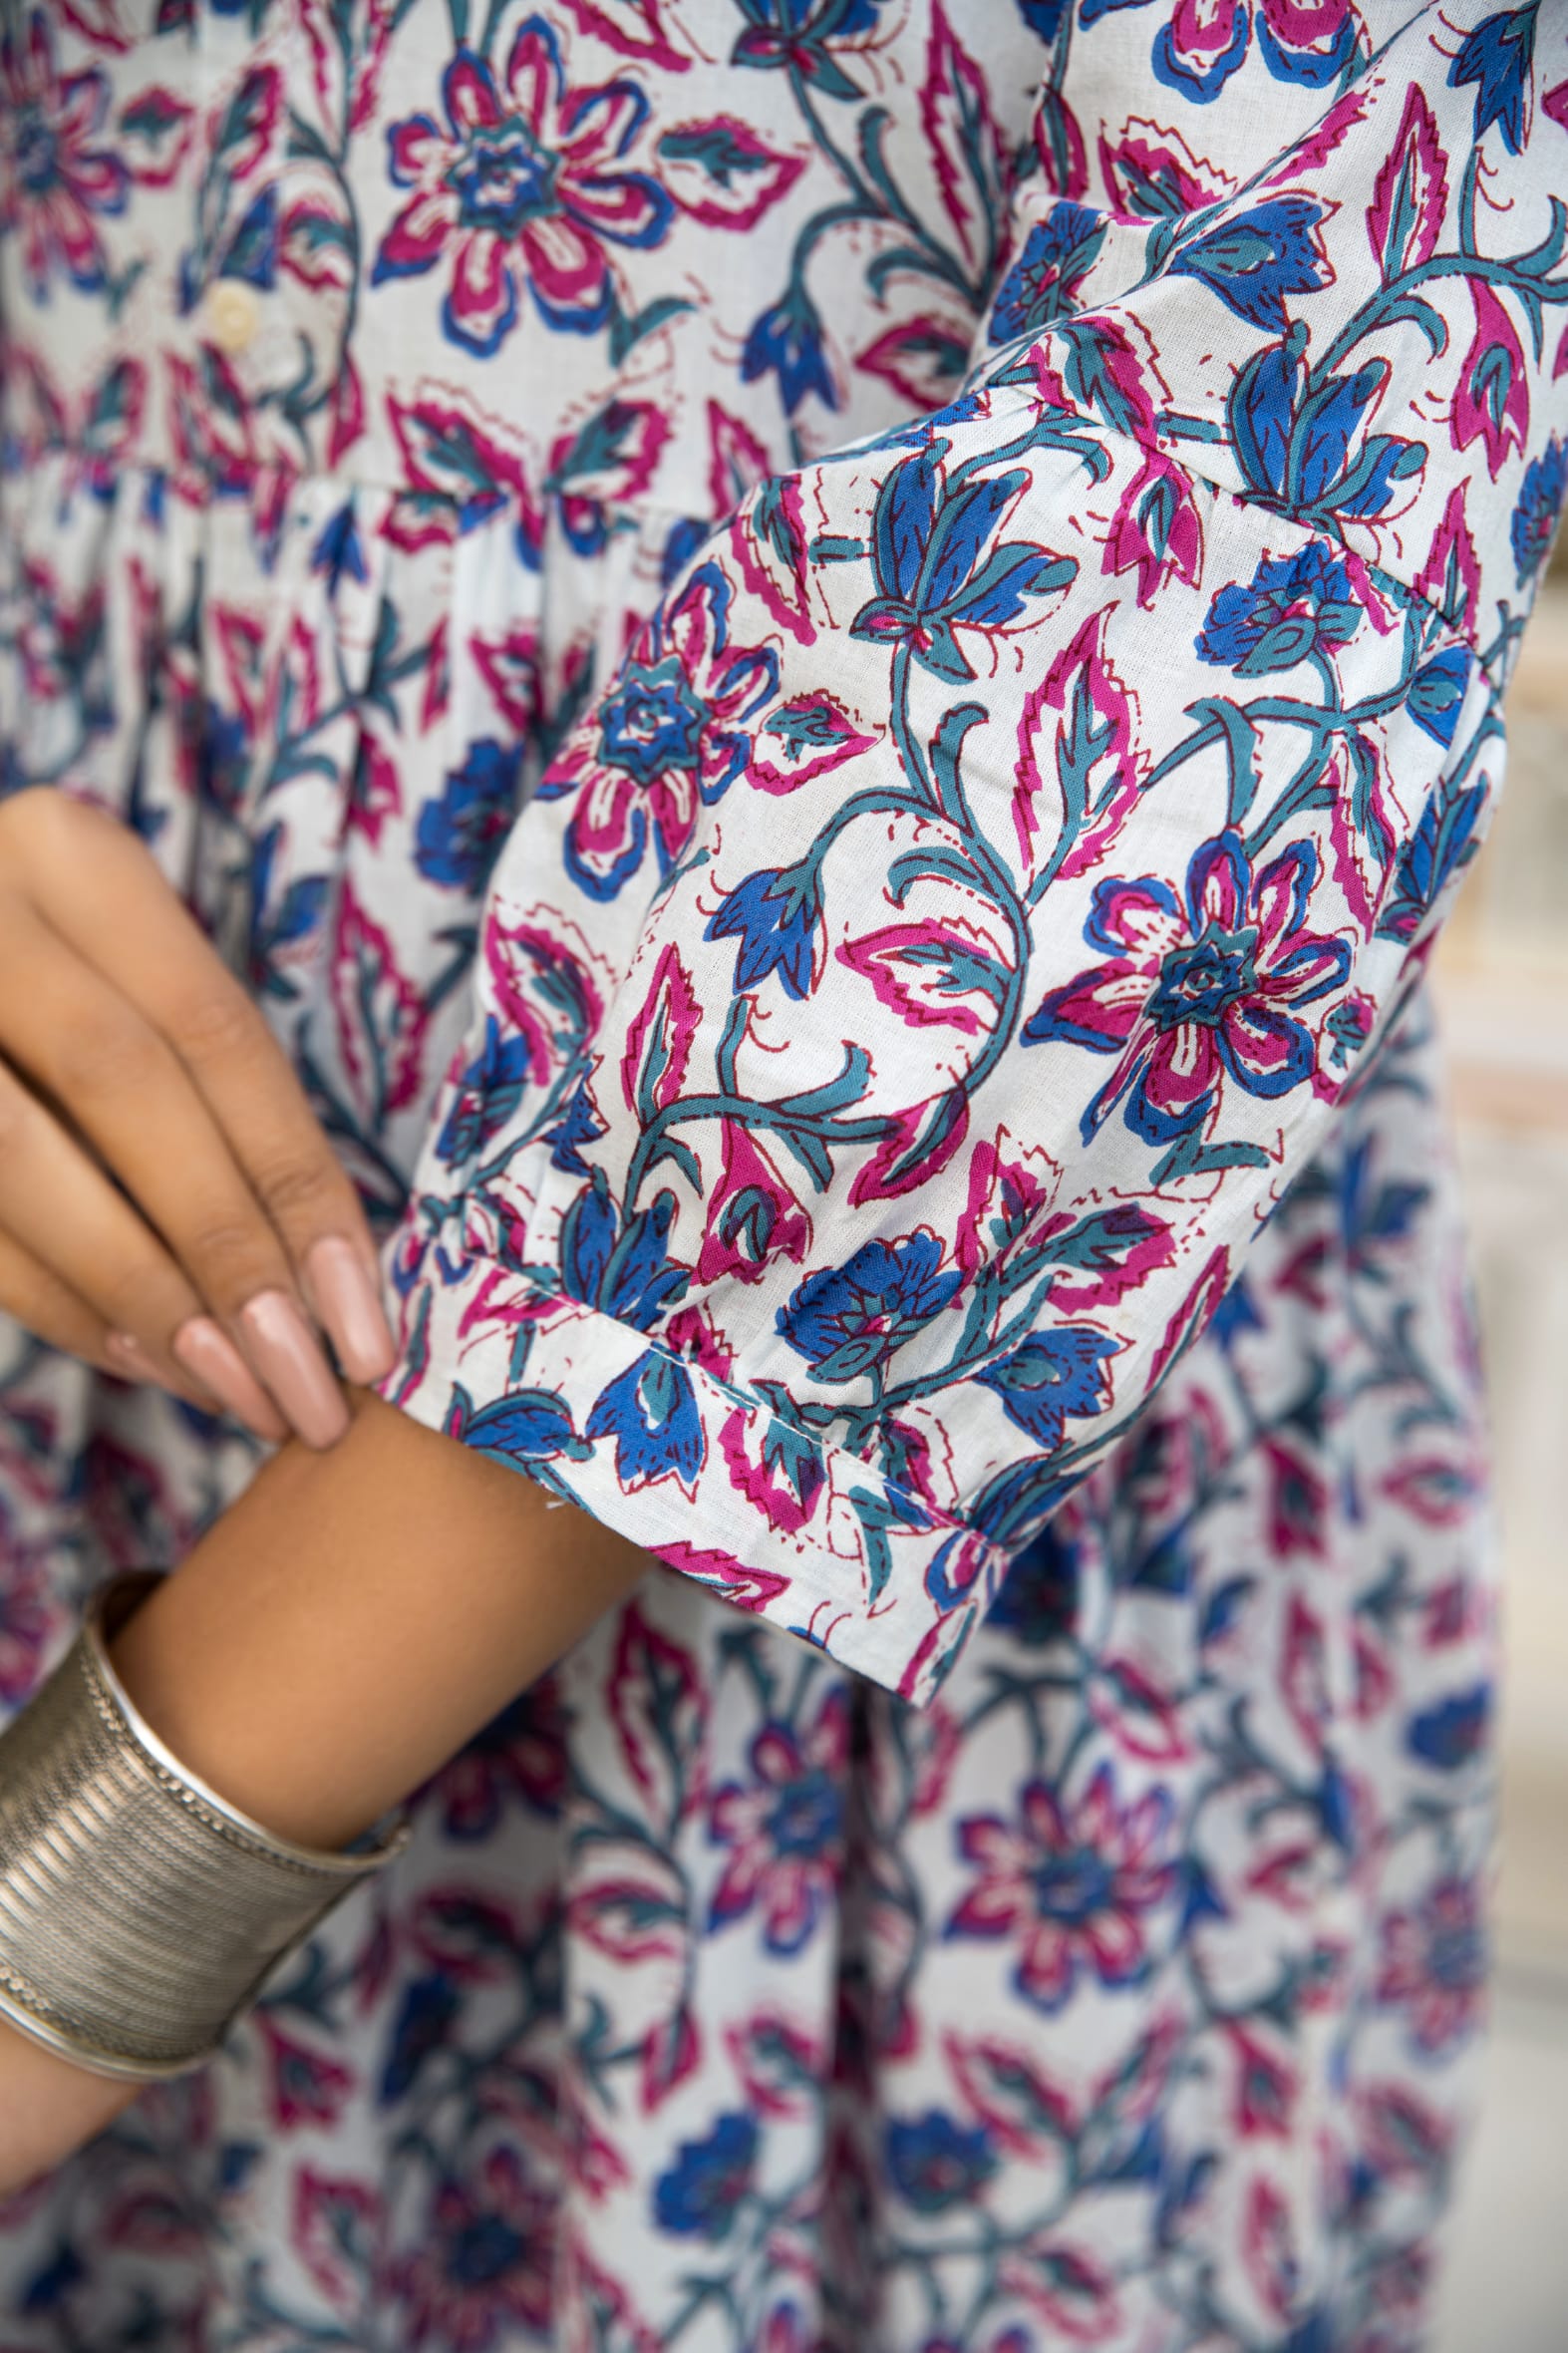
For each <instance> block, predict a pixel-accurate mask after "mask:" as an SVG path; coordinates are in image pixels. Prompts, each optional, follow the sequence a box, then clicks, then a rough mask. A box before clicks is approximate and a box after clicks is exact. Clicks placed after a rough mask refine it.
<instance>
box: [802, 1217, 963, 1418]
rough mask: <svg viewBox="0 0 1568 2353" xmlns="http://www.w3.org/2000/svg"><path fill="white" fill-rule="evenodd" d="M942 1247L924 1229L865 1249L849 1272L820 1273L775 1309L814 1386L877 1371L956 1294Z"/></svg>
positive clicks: (957, 1278) (956, 1281)
mask: <svg viewBox="0 0 1568 2353" xmlns="http://www.w3.org/2000/svg"><path fill="white" fill-rule="evenodd" d="M961 1279H962V1277H961V1276H960V1274H959V1273H958V1271H957V1269H956V1268H952V1267H949V1268H947V1269H945V1270H944V1269H943V1266H942V1245H941V1243H940V1242H939V1241H938V1239H937V1237H936V1235H935V1234H934V1233H928V1232H926V1231H925V1230H924V1228H921V1230H920V1231H918V1232H916V1233H906V1234H901V1235H900V1236H899V1238H898V1239H897V1240H896V1241H892V1242H863V1243H862V1244H861V1246H860V1248H859V1249H858V1250H856V1252H855V1253H854V1256H853V1257H852V1258H851V1259H850V1260H849V1263H848V1264H847V1266H842V1267H833V1266H825V1267H823V1268H821V1270H820V1271H819V1272H818V1273H816V1274H812V1275H807V1277H806V1279H805V1281H804V1282H803V1283H801V1284H800V1286H799V1288H798V1289H797V1290H796V1291H795V1292H794V1293H793V1295H792V1296H791V1297H790V1299H789V1301H788V1303H787V1305H785V1306H784V1307H781V1308H780V1310H779V1329H780V1331H781V1332H783V1334H784V1338H785V1339H786V1340H787V1341H788V1343H789V1345H790V1347H791V1348H795V1349H798V1351H799V1353H800V1354H801V1355H802V1356H803V1357H804V1358H805V1360H806V1362H807V1363H808V1364H809V1366H810V1368H811V1373H812V1376H813V1378H814V1379H816V1380H818V1381H855V1380H858V1379H859V1378H860V1376H861V1375H862V1374H863V1373H871V1372H875V1371H876V1370H877V1369H878V1368H879V1367H880V1366H881V1365H882V1364H883V1363H884V1362H885V1361H886V1359H887V1358H888V1357H889V1356H891V1355H892V1353H893V1351H894V1349H895V1348H898V1347H900V1346H901V1345H902V1344H903V1342H904V1341H905V1340H908V1339H910V1338H912V1337H913V1335H914V1334H915V1333H916V1332H918V1331H920V1330H921V1329H922V1328H923V1327H924V1326H925V1325H926V1324H928V1323H929V1322H930V1321H931V1318H932V1317H933V1316H934V1315H939V1314H940V1313H941V1311H942V1309H943V1308H944V1307H945V1306H946V1305H947V1304H948V1302H949V1300H950V1299H951V1298H952V1297H953V1295H954V1293H955V1292H956V1291H957V1289H958V1286H959V1283H960V1281H961Z"/></svg>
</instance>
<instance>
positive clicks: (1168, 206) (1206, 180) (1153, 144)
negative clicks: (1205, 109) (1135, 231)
mask: <svg viewBox="0 0 1568 2353" xmlns="http://www.w3.org/2000/svg"><path fill="white" fill-rule="evenodd" d="M1099 168H1100V170H1101V171H1102V173H1103V174H1104V180H1105V185H1106V187H1107V188H1108V189H1109V191H1110V196H1111V204H1112V207H1113V209H1114V211H1115V213H1116V215H1117V217H1118V218H1120V219H1123V220H1162V219H1179V218H1180V217H1181V216H1182V215H1183V214H1184V213H1188V212H1200V211H1202V209H1203V207H1204V205H1206V204H1216V203H1218V202H1220V200H1221V199H1222V198H1223V197H1225V196H1228V195H1229V194H1230V193H1231V191H1232V189H1233V188H1234V186H1235V184H1236V183H1235V181H1234V179H1233V178H1232V176H1231V174H1230V173H1229V172H1228V171H1226V170H1224V169H1223V168H1221V167H1220V166H1219V165H1218V164H1215V163H1212V162H1211V161H1210V160H1209V158H1208V157H1207V156H1195V155H1194V154H1193V152H1192V150H1191V149H1190V148H1189V147H1188V145H1187V143H1186V141H1185V140H1184V139H1183V138H1182V136H1181V133H1180V132H1179V131H1166V130H1164V129H1162V128H1161V127H1160V125H1159V124H1157V123H1152V122H1149V121H1148V120H1147V119H1146V118H1144V117H1142V116H1139V115H1133V116H1131V117H1129V119H1128V120H1127V121H1126V122H1125V123H1124V124H1123V125H1122V127H1121V130H1120V132H1119V133H1118V135H1117V137H1116V138H1115V140H1114V141H1113V142H1112V141H1110V140H1108V139H1107V138H1106V137H1105V135H1104V134H1103V132H1101V134H1100V140H1099Z"/></svg>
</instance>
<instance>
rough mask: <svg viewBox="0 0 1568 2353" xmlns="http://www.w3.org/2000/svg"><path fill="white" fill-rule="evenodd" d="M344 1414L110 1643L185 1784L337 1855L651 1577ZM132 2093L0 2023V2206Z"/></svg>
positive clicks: (641, 1565)
mask: <svg viewBox="0 0 1568 2353" xmlns="http://www.w3.org/2000/svg"><path fill="white" fill-rule="evenodd" d="M352 1404H353V1409H354V1421H353V1427H352V1429H351V1431H350V1433H349V1436H348V1437H347V1439H346V1440H345V1441H344V1443H343V1445H342V1446H338V1447H334V1448H333V1449H332V1451H331V1453H330V1454H310V1453H307V1452H306V1451H305V1450H304V1449H303V1448H302V1447H297V1446H285V1447H284V1448H283V1449H282V1450H281V1452H280V1453H278V1454H276V1455H274V1456H273V1458H272V1460H271V1462H269V1463H268V1464H267V1465H266V1466H265V1468H264V1469H263V1470H262V1472H261V1473H260V1475H259V1477H258V1478H257V1479H256V1480H255V1481H254V1482H253V1483H252V1485H251V1486H250V1487H249V1488H247V1490H246V1491H245V1493H244V1495H243V1496H241V1498H240V1500H239V1502H238V1503H237V1504H235V1505H233V1506H232V1507H231V1509H230V1510H229V1511H227V1512H225V1513H223V1514H222V1516H221V1517H220V1518H219V1519H218V1520H217V1521H216V1522H215V1523H214V1525H213V1526H212V1527H211V1528H209V1529H208V1531H207V1533H206V1534H205V1535H204V1536H203V1537H202V1538H201V1540H200V1542H199V1543H198V1544H197V1545H196V1546H195V1548H194V1550H193V1551H192V1552H191V1554H190V1556H189V1558H188V1559H187V1560H186V1561H185V1563H184V1564H183V1566H182V1567H181V1568H179V1569H178V1570H176V1572H175V1573H174V1575H172V1576H170V1577H167V1578H165V1580H164V1581H163V1583H162V1584H161V1585H159V1586H158V1587H157V1589H156V1590H155V1591H154V1593H153V1595H152V1597H151V1598H150V1599H149V1600H148V1601H146V1602H145V1603H144V1604H143V1605H142V1607H141V1608H140V1609H138V1610H137V1611H136V1613H135V1615H134V1616H133V1617H132V1618H131V1619H130V1620H129V1621H128V1623H127V1624H126V1625H125V1626H124V1627H123V1628H122V1630H121V1632H120V1633H119V1634H118V1635H117V1636H116V1638H115V1642H114V1646H113V1652H112V1655H113V1658H114V1662H115V1667H116V1669H117V1671H118V1673H119V1675H120V1677H121V1679H122V1681H123V1682H124V1684H125V1686H126V1689H127V1690H128V1691H129V1693H130V1695H131V1698H132V1700H133V1701H134V1702H135V1704H136V1706H137V1707H138V1709H139V1710H140V1711H141V1713H142V1714H143V1716H144V1717H145V1718H146V1719H147V1720H148V1721H149V1722H150V1723H151V1725H152V1727H153V1729H154V1731H155V1732H156V1733H157V1735H158V1736H159V1738H160V1739H161V1740H163V1741H164V1742H165V1743H166V1745H167V1746H168V1747H169V1748H170V1749H171V1750H172V1751H173V1753H174V1755H175V1756H176V1757H177V1758H178V1759H179V1761H180V1763H181V1764H182V1765H183V1766H184V1767H185V1768H186V1769H187V1771H189V1772H191V1773H193V1774H198V1775H199V1776H200V1777H201V1779H202V1780H204V1781H205V1782H207V1783H208V1784H209V1785H210V1786H211V1787H212V1788H213V1789H216V1790H219V1791H221V1793H222V1795H223V1796H224V1797H225V1798H227V1799H228V1800H229V1802H230V1803H231V1804H232V1805H235V1806H238V1807H239V1808H241V1810H242V1811H243V1812H245V1813H246V1814H249V1815H250V1816H251V1817H252V1819H253V1820H255V1821H257V1822H261V1823H264V1824H265V1825H266V1826H267V1828H268V1829H269V1830H271V1831H273V1832H275V1833H277V1834H278V1835H279V1836H280V1837H282V1838H285V1839H292V1840H295V1841H296V1842H298V1843H299V1844H301V1845H303V1846H307V1847H318V1848H327V1849H341V1848H343V1847H346V1846H347V1845H348V1843H349V1842H350V1840H352V1839H354V1838H356V1837H357V1836H358V1835H359V1833H360V1832H361V1831H363V1830H365V1829H367V1828H368V1827H369V1826H370V1825H371V1824H372V1823H374V1822H375V1821H377V1820H378V1818H379V1817H380V1816H381V1815H383V1814H384V1813H385V1812H386V1811H387V1809H388V1808H389V1807H391V1806H392V1805H394V1804H395V1803H396V1802H397V1801H398V1800H399V1799H400V1798H401V1797H403V1795H404V1794H405V1793H406V1792H407V1791H409V1790H411V1789H417V1788H419V1787H420V1786H422V1785H423V1784H424V1783H425V1782H427V1781H428V1780H429V1779H430V1777H431V1776H432V1775H433V1774H434V1773H435V1772H436V1771H437V1770H438V1769H439V1768H440V1766H441V1765H442V1764H443V1762H444V1761H445V1760H446V1759H447V1758H448V1757H450V1756H452V1755H453V1754H454V1752H455V1751H456V1750H458V1749H459V1748H461V1747H462V1745H463V1743H464V1742H465V1741H466V1740H468V1739H470V1737H471V1736H472V1734H474V1733H475V1732H477V1731H478V1729H479V1728H480V1726H481V1725H483V1724H486V1723H487V1722H488V1721H489V1720H490V1718H491V1717H492V1716H493V1715H494V1714H495V1713H496V1711H497V1710H498V1709H500V1708H502V1707H504V1706H505V1704H506V1703H507V1701H508V1700H510V1699H512V1698H513V1697H514V1696H515V1695H516V1693H517V1692H519V1691H522V1690H525V1689H526V1688H527V1687H528V1685H530V1684H531V1683H533V1682H535V1681H537V1679H538V1677H539V1676H540V1675H542V1674H543V1673H544V1672H545V1670H546V1669H547V1668H549V1667H551V1666H553V1664H554V1663H555V1661H556V1660H557V1659H558V1658H560V1657H561V1656H562V1655H563V1654H564V1653H565V1652H566V1651H567V1650H569V1649H570V1648H571V1646H572V1645H573V1643H575V1642H576V1641H577V1640H578V1639H579V1638H580V1637H581V1636H582V1635H583V1634H584V1633H585V1632H586V1631H587V1629H588V1628H589V1627H590V1626H591V1625H592V1624H593V1623H594V1621H595V1619H596V1618H598V1617H599V1616H600V1615H601V1614H602V1613H603V1612H604V1611H605V1610H607V1609H610V1608H612V1607H613V1606H615V1604H616V1603H617V1602H619V1601H621V1600H623V1599H624V1598H625V1597H626V1596H627V1595H628V1594H629V1593H630V1592H631V1591H632V1589H633V1588H634V1586H635V1585H636V1584H637V1583H638V1582H639V1580H640V1579H641V1578H642V1577H644V1576H645V1575H647V1574H648V1573H649V1562H648V1558H647V1555H646V1554H645V1553H641V1552H638V1551H637V1550H635V1549H634V1547H633V1546H632V1545H630V1544H628V1543H626V1542H625V1541H624V1540H623V1539H622V1538H621V1537H620V1536H617V1535H612V1534H611V1533H610V1532H609V1530H608V1529H606V1528H603V1527H601V1526H599V1525H598V1523H597V1522H596V1521H594V1520H592V1519H589V1518H587V1517H585V1515H584V1514H583V1513H581V1512H579V1511H578V1510H576V1509H575V1507H573V1506H571V1505H560V1504H557V1503H556V1501H555V1499H554V1498H553V1497H551V1496H549V1495H547V1494H546V1493H545V1491H544V1490H543V1489H542V1488H540V1487H536V1486H535V1485H534V1484H533V1482H532V1480H530V1479H523V1478H520V1477H519V1476H518V1474H517V1472H516V1471H515V1470H513V1469H512V1468H511V1467H510V1466H509V1465H502V1464H499V1463H493V1462H490V1461H488V1460H487V1459H486V1457H484V1456H483V1455H480V1454H477V1453H473V1452H471V1451H470V1449H469V1448H468V1447H465V1446H460V1445H459V1444H457V1442H456V1441H455V1440H453V1439H450V1438H442V1437H438V1436H437V1435H436V1433H435V1432H434V1431H431V1430H426V1429H423V1428H421V1426H420V1425H419V1424H418V1423H416V1422H412V1421H408V1420H406V1419H405V1418H404V1416H403V1415H402V1414H400V1413H397V1412H396V1411H395V1410H394V1409H393V1408H392V1407H391V1406H388V1405H383V1404H382V1402H381V1400H380V1399H379V1398H377V1397H372V1396H366V1395H362V1394H358V1393H357V1394H356V1395H355V1396H354V1398H353V1400H352ZM655 1573H658V1572H655ZM129 2096H130V2095H129V2094H127V2093H126V2092H125V2091H124V2090H123V2089H122V2088H121V2087H120V2086H119V2085H117V2084H113V2083H109V2082H105V2081H103V2080H101V2079H99V2078H97V2077H94V2076H89V2075H85V2074H83V2073H82V2072H81V2070H80V2069H77V2068H73V2067H69V2066H67V2065H65V2064H64V2063H63V2062H61V2061H59V2060H56V2059H52V2058H50V2057H49V2056H48V2054H47V2053H45V2052H43V2051H39V2050H36V2049H35V2048H34V2047H33V2046H32V2045H31V2044H30V2043H25V2042H23V2041H22V2039H21V2038H20V2037H19V2036H17V2035H16V2034H14V2033H11V2032H8V2031H7V2030H6V2028H5V2027H4V2026H3V2025H0V2195H4V2194H6V2193H7V2192H9V2191H11V2190H14V2189H18V2188H20V2187H21V2186H22V2185H23V2184H24V2183H26V2182H28V2181H29V2180H31V2178H32V2177H33V2176H34V2175H35V2174H37V2173H39V2172H41V2171H43V2170H44V2169H46V2168H48V2167H50V2166H53V2165H57V2164H59V2162H60V2160H61V2159H62V2158H63V2157H65V2156H67V2155H69V2153H70V2152H71V2151H72V2150H74V2149H76V2148H77V2147H79V2146H80V2144H81V2143H82V2142H84V2141H86V2140H89V2139H91V2137H92V2136H93V2134H95V2133H98V2132H101V2131H102V2130H103V2128H104V2126H105V2125H107V2124H108V2123H109V2122H110V2121H111V2120H112V2119H113V2118H114V2117H115V2116H116V2115H118V2114H119V2112H120V2110H121V2109H122V2108H123V2107H124V2106H125V2105H126V2101H127V2099H128V2097H129Z"/></svg>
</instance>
